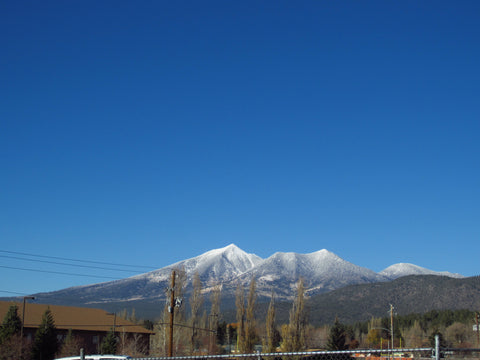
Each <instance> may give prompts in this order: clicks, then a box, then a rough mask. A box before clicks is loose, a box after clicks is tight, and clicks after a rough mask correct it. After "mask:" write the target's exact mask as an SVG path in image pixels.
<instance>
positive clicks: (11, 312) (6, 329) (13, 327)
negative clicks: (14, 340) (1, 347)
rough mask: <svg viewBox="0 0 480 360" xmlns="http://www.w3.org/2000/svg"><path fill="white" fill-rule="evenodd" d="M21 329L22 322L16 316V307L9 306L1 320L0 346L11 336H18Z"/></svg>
mask: <svg viewBox="0 0 480 360" xmlns="http://www.w3.org/2000/svg"><path fill="white" fill-rule="evenodd" d="M21 329H22V320H21V319H20V317H19V316H18V308H17V305H11V306H10V307H9V308H8V311H7V313H6V314H5V317H4V319H3V323H2V328H1V329H0V344H2V343H3V342H4V341H6V340H8V339H9V338H10V337H11V336H12V335H15V334H20V332H21Z"/></svg>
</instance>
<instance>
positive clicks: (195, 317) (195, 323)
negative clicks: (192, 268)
mask: <svg viewBox="0 0 480 360" xmlns="http://www.w3.org/2000/svg"><path fill="white" fill-rule="evenodd" d="M202 306H203V297H202V281H201V280H200V275H199V274H198V272H196V273H195V275H194V276H193V292H192V295H191V296H190V326H191V330H192V333H191V337H190V352H191V353H192V354H193V352H194V351H195V349H196V348H197V347H198V345H199V344H198V328H199V321H200V310H201V308H202Z"/></svg>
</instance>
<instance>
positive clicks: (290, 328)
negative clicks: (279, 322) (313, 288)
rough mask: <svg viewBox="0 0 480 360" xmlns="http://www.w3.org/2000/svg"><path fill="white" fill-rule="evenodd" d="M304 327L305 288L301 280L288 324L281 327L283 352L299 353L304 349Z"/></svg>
mask: <svg viewBox="0 0 480 360" xmlns="http://www.w3.org/2000/svg"><path fill="white" fill-rule="evenodd" d="M306 326H307V318H306V313H305V287H304V284H303V279H300V280H299V281H298V283H297V295H296V296H295V299H294V301H293V304H292V309H291V310H290V319H289V323H288V325H287V326H284V327H282V338H283V341H282V350H283V351H300V350H303V349H304V348H305V343H306V342H305V330H306Z"/></svg>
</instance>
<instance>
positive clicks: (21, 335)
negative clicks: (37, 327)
mask: <svg viewBox="0 0 480 360" xmlns="http://www.w3.org/2000/svg"><path fill="white" fill-rule="evenodd" d="M25 300H35V296H24V297H23V309H22V328H21V330H20V339H23V328H24V326H25Z"/></svg>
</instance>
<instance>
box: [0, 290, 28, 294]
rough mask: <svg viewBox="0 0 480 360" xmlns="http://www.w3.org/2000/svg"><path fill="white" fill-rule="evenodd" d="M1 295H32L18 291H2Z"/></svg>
mask: <svg viewBox="0 0 480 360" xmlns="http://www.w3.org/2000/svg"><path fill="white" fill-rule="evenodd" d="M0 292H1V293H6V294H12V295H30V294H26V293H21V292H17V291H8V290H0Z"/></svg>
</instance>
